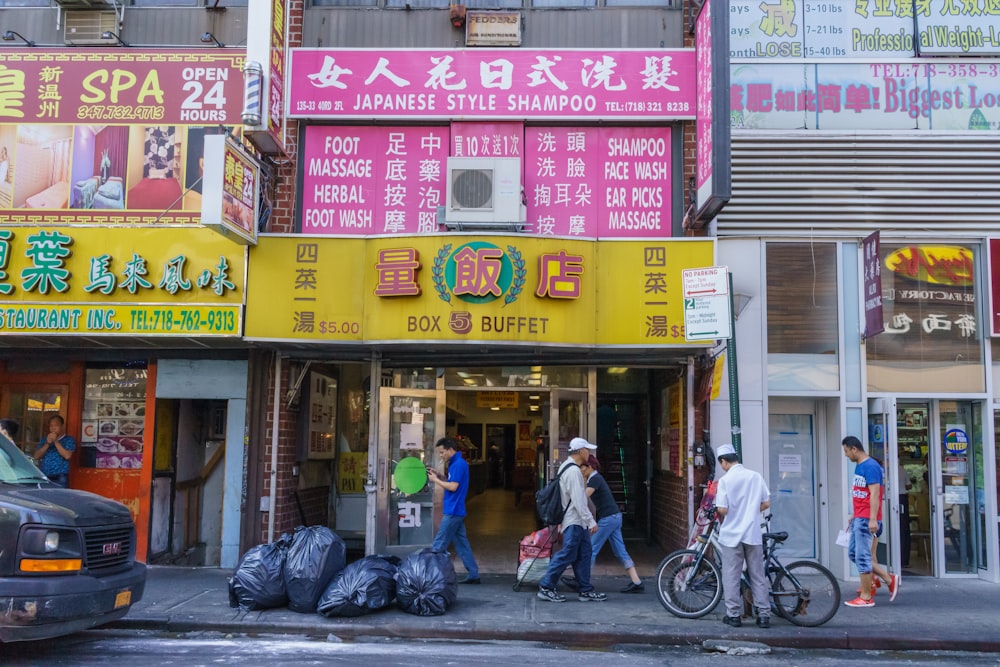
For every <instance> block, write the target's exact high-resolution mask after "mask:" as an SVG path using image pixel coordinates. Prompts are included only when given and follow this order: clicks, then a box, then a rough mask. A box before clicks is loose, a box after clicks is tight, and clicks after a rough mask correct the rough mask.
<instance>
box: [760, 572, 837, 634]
mask: <svg viewBox="0 0 1000 667" xmlns="http://www.w3.org/2000/svg"><path fill="white" fill-rule="evenodd" d="M771 595H772V596H773V597H774V606H775V609H776V611H777V612H778V615H779V616H781V617H782V618H785V619H787V620H789V621H791V622H792V623H794V624H795V625H802V626H806V627H815V626H817V625H823V624H824V623H826V622H827V621H829V620H830V619H831V618H833V615H834V614H836V613H837V610H838V609H840V584H838V583H837V580H836V579H835V578H834V576H833V574H832V573H831V572H830V570H828V569H826V568H825V567H823V566H822V565H817V564H816V563H811V562H809V561H805V560H800V561H795V562H794V563H792V564H791V565H789V566H788V567H786V568H785V569H784V570H781V571H779V572H778V575H777V577H776V578H775V580H774V585H773V586H772V587H771Z"/></svg>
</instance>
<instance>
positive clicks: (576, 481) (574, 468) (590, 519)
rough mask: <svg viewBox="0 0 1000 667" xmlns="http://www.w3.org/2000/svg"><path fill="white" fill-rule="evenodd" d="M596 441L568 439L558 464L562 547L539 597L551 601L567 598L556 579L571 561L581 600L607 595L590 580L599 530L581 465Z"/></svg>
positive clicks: (560, 600)
mask: <svg viewBox="0 0 1000 667" xmlns="http://www.w3.org/2000/svg"><path fill="white" fill-rule="evenodd" d="M596 449H597V445H594V444H591V443H589V442H587V441H586V440H585V439H583V438H573V439H572V440H570V441H569V456H568V457H567V458H566V460H565V461H563V462H562V465H561V466H559V472H561V473H562V476H560V477H559V493H560V495H561V497H562V503H563V505H564V506H565V507H566V514H565V516H563V520H562V524H561V525H560V526H559V532H560V533H562V548H560V549H559V551H557V552H556V553H555V555H554V556H552V560H550V561H549V567H548V569H547V570H546V571H545V575H544V576H543V577H542V580H541V581H539V582H538V598H539V599H541V600H547V601H548V602H565V601H566V596H564V595H562V594H560V593H559V592H557V591H556V582H558V581H559V577H561V576H562V573H563V572H565V571H566V568H567V567H569V566H570V565H572V566H573V573H574V574H575V575H576V583H577V599H578V600H580V602H603V601H605V600H607V599H608V596H607V595H605V594H604V593H598V592H597V591H595V590H594V587H593V585H592V584H591V583H590V561H591V555H592V553H593V546H592V544H591V542H590V537H589V536H588V535H587V533H588V532H589V533H590V535H593V534H594V533H596V532H597V521H595V520H594V515H593V514H591V513H590V507H588V505H587V494H586V492H585V491H584V481H583V473H582V472H581V471H580V466H581V465H583V464H584V463H586V462H587V460H588V459H589V457H590V453H591V452H593V451H595V450H596Z"/></svg>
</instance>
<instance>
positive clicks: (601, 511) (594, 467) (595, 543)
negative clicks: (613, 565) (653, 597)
mask: <svg viewBox="0 0 1000 667" xmlns="http://www.w3.org/2000/svg"><path fill="white" fill-rule="evenodd" d="M580 472H582V473H583V477H584V479H586V480H587V497H588V498H590V499H591V501H592V502H593V503H594V512H595V514H596V515H597V532H596V533H594V534H593V535H591V536H590V544H591V548H592V551H593V553H592V554H591V556H590V569H591V572H593V569H594V563H595V562H596V561H597V554H598V553H599V552H600V551H601V548H602V547H603V546H604V543H605V542H608V541H610V542H611V551H612V552H614V554H615V557H616V558H617V559H618V560H619V562H621V564H622V567H624V568H625V573H626V574H628V576H629V579H630V580H631V581H629V583H628V585H627V586H625V588H623V589H622V593H645V592H646V587H645V585H644V584H643V583H642V579H640V578H639V574H638V573H637V572H636V571H635V562H634V561H633V560H632V557H631V556H629V555H628V551H626V550H625V540H624V539H623V538H622V513H621V510H620V509H619V508H618V503H616V502H615V497H614V495H612V493H611V488H610V487H609V486H608V482H607V480H605V479H604V477H603V476H602V475H601V464H600V462H599V461H598V460H597V457H596V456H594V455H590V456H589V457H588V458H587V462H586V463H584V464H583V465H582V466H580Z"/></svg>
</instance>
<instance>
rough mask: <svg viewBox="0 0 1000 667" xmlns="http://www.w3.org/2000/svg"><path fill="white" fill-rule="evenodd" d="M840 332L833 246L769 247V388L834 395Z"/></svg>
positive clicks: (815, 244) (830, 244)
mask: <svg viewBox="0 0 1000 667" xmlns="http://www.w3.org/2000/svg"><path fill="white" fill-rule="evenodd" d="M839 331H840V325H839V322H838V319H837V246H836V244H834V243H768V244H767V376H768V388H769V389H770V390H772V391H775V390H777V391H795V390H828V391H836V390H837V389H838V388H839V385H840V382H839V370H838V340H839Z"/></svg>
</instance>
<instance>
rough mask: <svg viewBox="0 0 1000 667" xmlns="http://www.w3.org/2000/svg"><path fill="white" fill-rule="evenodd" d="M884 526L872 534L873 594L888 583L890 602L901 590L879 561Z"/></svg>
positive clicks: (883, 470)
mask: <svg viewBox="0 0 1000 667" xmlns="http://www.w3.org/2000/svg"><path fill="white" fill-rule="evenodd" d="M872 461H875V463H878V460H877V459H875V458H872ZM879 467H881V465H880V466H879ZM882 479H885V468H882ZM882 489H883V491H882V493H880V494H879V497H882V498H884V497H885V491H884V489H885V485H884V484H883V485H882ZM882 529H883V526H882V525H881V524H879V529H878V532H877V533H875V534H874V535H873V536H872V596H873V597H874V595H875V591H877V590H878V589H880V588H882V582H883V581H884V582H885V583H886V586H888V587H889V602H892V601H893V600H895V599H896V591H898V590H899V586H897V585H895V584H894V583H893V582H892V575H891V574H889V570H887V569H885V567H883V566H882V564H881V563H879V562H878V540H879V538H880V537H882ZM858 595H861V589H860V588H859V589H858Z"/></svg>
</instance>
